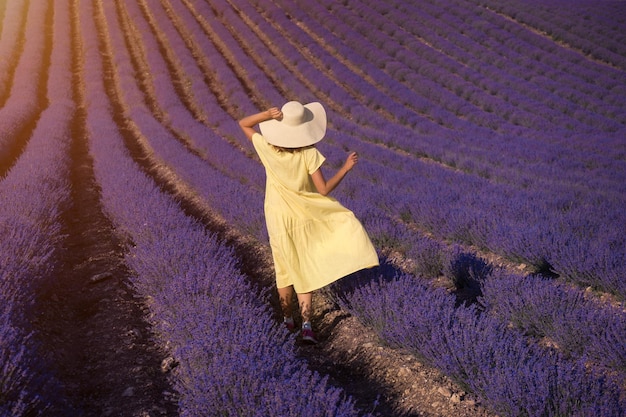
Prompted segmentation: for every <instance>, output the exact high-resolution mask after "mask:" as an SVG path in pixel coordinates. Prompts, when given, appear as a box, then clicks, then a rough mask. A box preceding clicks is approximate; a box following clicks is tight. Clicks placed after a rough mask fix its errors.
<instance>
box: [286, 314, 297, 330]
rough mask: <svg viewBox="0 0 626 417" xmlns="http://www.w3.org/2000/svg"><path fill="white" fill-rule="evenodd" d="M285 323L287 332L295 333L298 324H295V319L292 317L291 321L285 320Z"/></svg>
mask: <svg viewBox="0 0 626 417" xmlns="http://www.w3.org/2000/svg"><path fill="white" fill-rule="evenodd" d="M283 323H284V324H285V327H286V328H287V330H289V331H290V332H293V331H294V330H295V329H296V324H295V323H294V322H293V319H292V318H291V317H290V318H289V319H287V318H285V320H284V321H283Z"/></svg>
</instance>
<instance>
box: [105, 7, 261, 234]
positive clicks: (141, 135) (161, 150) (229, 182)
mask: <svg viewBox="0 0 626 417" xmlns="http://www.w3.org/2000/svg"><path fill="white" fill-rule="evenodd" d="M103 8H104V13H105V17H106V24H107V25H108V26H109V30H108V33H107V36H109V42H110V43H111V55H112V56H113V57H114V59H115V63H116V66H115V71H116V73H115V75H114V76H115V77H116V79H117V80H118V82H119V83H120V90H119V99H120V105H121V107H122V108H123V110H124V111H125V113H126V116H127V118H128V119H129V120H130V121H131V126H130V128H131V129H132V131H134V133H135V136H136V137H137V140H139V144H140V146H142V147H143V149H144V151H145V152H147V153H148V154H150V155H151V156H152V157H154V158H156V159H157V160H159V161H162V162H165V164H166V165H169V166H173V167H176V168H177V169H176V170H169V174H167V175H171V176H172V177H174V179H175V180H178V181H181V182H182V181H184V182H185V183H186V184H187V186H188V189H189V190H190V191H188V192H191V193H197V194H199V195H200V196H201V197H202V198H203V200H204V201H205V202H206V203H207V204H209V205H210V206H211V207H212V208H213V209H215V210H217V211H218V212H219V213H222V215H223V217H224V218H225V220H226V221H228V222H230V223H233V224H236V225H238V226H239V227H241V228H242V229H244V228H245V229H246V231H248V232H250V233H251V234H253V235H255V236H259V234H261V236H262V235H263V233H265V232H264V220H263V216H262V213H261V212H254V215H253V217H252V219H254V221H250V220H251V217H250V216H251V213H250V210H249V208H248V205H247V204H249V203H248V202H253V201H258V202H259V204H261V205H262V195H261V193H260V192H259V188H258V185H257V186H254V185H251V184H248V183H243V181H241V180H240V179H239V177H238V176H237V175H235V174H232V175H231V176H228V177H226V176H224V173H223V171H220V170H218V169H216V168H215V167H214V166H213V165H211V164H209V163H207V160H206V159H203V158H200V157H198V156H197V155H195V154H194V153H190V152H188V147H187V146H185V145H184V144H183V143H181V142H180V141H179V140H178V139H177V137H176V136H175V135H174V134H173V132H172V130H170V129H168V127H167V126H165V125H163V124H161V123H160V122H159V121H158V120H157V119H156V118H155V117H154V115H153V114H152V112H151V111H150V109H148V108H147V107H146V105H145V102H144V96H143V92H142V91H141V90H140V88H139V86H138V85H137V82H136V81H135V78H134V71H133V68H132V65H131V57H130V55H129V52H128V51H127V49H126V47H125V43H124V39H123V32H122V30H121V27H120V26H118V21H117V13H116V10H115V8H114V6H113V5H112V4H110V3H109V4H107V5H104V6H103ZM196 134H198V133H197V132H196ZM201 134H202V135H203V137H204V138H205V140H206V141H207V143H211V142H210V141H215V143H216V144H219V142H220V141H221V139H218V138H216V136H215V133H214V132H212V131H211V130H210V129H208V128H204V129H203V130H202V133H201ZM225 155H227V154H225ZM243 159H245V158H243ZM238 166H241V169H242V170H243V172H246V171H247V170H249V168H246V167H245V166H242V165H238ZM260 175H261V173H259V177H260ZM223 193H224V194H227V195H236V196H239V198H240V199H241V200H240V201H242V202H243V201H246V202H247V203H246V204H241V203H240V204H236V205H233V204H229V203H228V202H225V201H224V199H223V196H222V194H223Z"/></svg>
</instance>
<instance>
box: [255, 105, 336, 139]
mask: <svg viewBox="0 0 626 417" xmlns="http://www.w3.org/2000/svg"><path fill="white" fill-rule="evenodd" d="M259 129H261V135H263V137H264V138H265V140H267V141H268V142H269V143H271V144H272V145H274V146H280V147H281V148H301V147H304V146H310V145H314V144H316V143H317V142H319V141H320V140H322V139H323V138H324V135H325V134H326V111H325V110H324V107H323V106H322V105H321V104H320V103H317V102H314V103H309V104H305V105H304V120H303V122H302V123H301V124H299V125H296V126H291V125H288V124H286V123H281V122H280V121H278V120H275V119H272V120H267V121H265V122H261V123H259Z"/></svg>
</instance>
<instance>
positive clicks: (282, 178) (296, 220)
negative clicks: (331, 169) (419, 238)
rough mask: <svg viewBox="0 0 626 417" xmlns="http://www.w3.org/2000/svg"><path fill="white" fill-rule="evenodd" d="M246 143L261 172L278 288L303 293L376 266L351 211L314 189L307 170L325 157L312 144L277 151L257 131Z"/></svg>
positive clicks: (362, 232)
mask: <svg viewBox="0 0 626 417" xmlns="http://www.w3.org/2000/svg"><path fill="white" fill-rule="evenodd" d="M252 143H253V144H254V148H255V149H256V151H257V153H258V155H259V157H260V158H261V162H262V163H263V166H264V167H265V172H266V177H267V178H266V188H265V221H266V224H267V231H268V235H269V239H270V247H271V249H272V256H273V259H274V268H275V270H276V285H277V287H278V288H284V287H287V286H289V285H293V286H294V289H295V291H296V292H297V293H306V292H310V291H314V290H316V289H319V288H322V287H324V286H325V285H328V284H330V283H332V282H334V281H336V280H338V279H339V278H342V277H344V276H346V275H349V274H351V273H353V272H356V271H359V270H361V269H365V268H371V267H374V266H377V265H378V255H377V254H376V250H375V249H374V246H373V245H372V242H371V241H370V239H369V237H368V235H367V232H366V231H365V229H364V228H363V225H362V224H361V222H359V220H358V219H357V218H356V217H355V216H354V213H352V211H350V210H348V209H347V208H345V207H344V206H342V205H341V204H340V203H339V202H338V201H337V200H336V199H334V198H332V197H328V196H323V195H321V194H319V193H318V192H317V190H316V188H315V185H314V184H313V180H312V179H311V174H313V173H314V172H315V171H316V170H317V169H318V168H319V167H320V166H321V165H322V163H323V162H324V160H325V158H324V156H323V155H322V154H321V153H320V152H319V151H318V150H317V149H316V148H315V147H308V148H304V149H302V150H299V151H296V152H291V151H278V150H277V149H276V148H274V147H273V146H272V145H270V144H269V143H267V141H266V140H265V139H264V138H263V136H262V135H261V134H259V133H256V134H254V135H253V137H252Z"/></svg>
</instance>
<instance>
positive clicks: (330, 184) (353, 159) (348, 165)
mask: <svg viewBox="0 0 626 417" xmlns="http://www.w3.org/2000/svg"><path fill="white" fill-rule="evenodd" d="M357 162H359V156H358V155H357V153H356V152H351V153H350V155H348V157H347V158H346V162H345V163H344V164H343V166H342V167H341V168H339V171H337V172H336V173H335V175H333V177H332V178H331V179H329V180H328V181H326V179H325V178H324V174H322V169H321V168H318V169H317V170H316V171H315V172H314V173H313V174H311V179H312V180H313V184H315V188H317V192H318V193H320V194H322V195H328V194H330V192H331V191H333V190H334V189H335V188H336V187H337V186H338V185H339V183H340V182H341V180H343V178H344V177H345V176H346V174H347V173H348V172H349V171H350V170H351V169H352V168H354V166H355V165H356V163H357Z"/></svg>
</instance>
